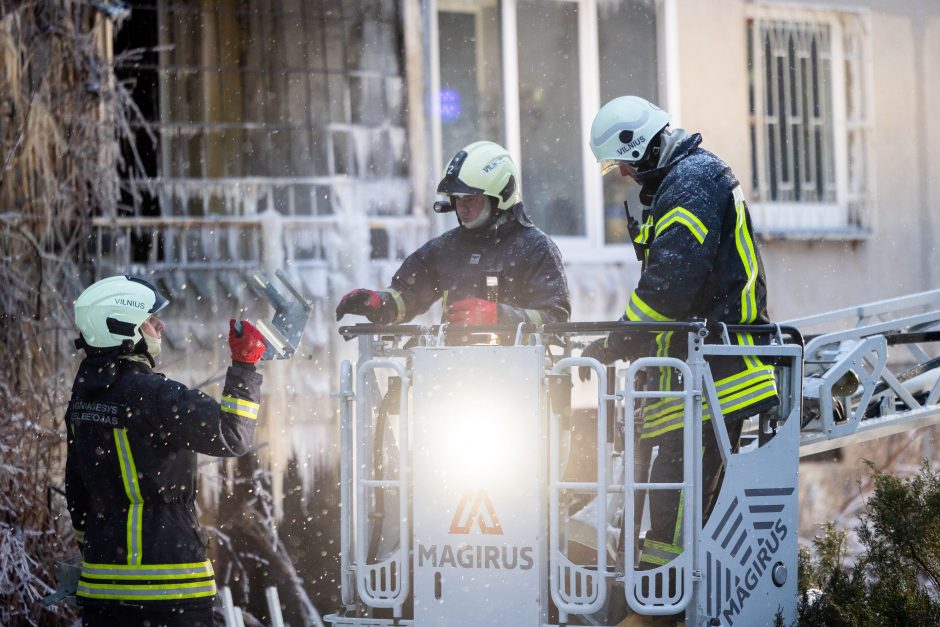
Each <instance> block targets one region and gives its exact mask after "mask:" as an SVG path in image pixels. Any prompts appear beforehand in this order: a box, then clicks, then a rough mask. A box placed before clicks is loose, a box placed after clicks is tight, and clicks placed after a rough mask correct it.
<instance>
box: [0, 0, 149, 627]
mask: <svg viewBox="0 0 940 627" xmlns="http://www.w3.org/2000/svg"><path fill="white" fill-rule="evenodd" d="M109 7H110V5H109V4H108V3H90V2H82V1H80V0H42V1H39V0H32V1H29V0H26V1H21V2H0V353H2V355H3V358H2V359H0V624H2V625H56V624H71V623H72V622H74V619H75V617H74V613H73V612H72V611H71V610H70V609H69V608H68V607H66V606H64V605H59V606H56V607H54V608H51V609H46V610H44V609H42V608H41V605H40V602H39V600H40V597H41V596H44V595H45V594H46V593H48V592H49V591H50V589H51V587H53V586H54V585H55V584H54V581H53V574H52V573H53V568H54V564H55V562H56V561H57V560H61V559H63V558H65V557H67V556H69V554H70V553H72V552H73V551H75V550H76V547H75V544H74V539H73V538H72V536H71V525H70V523H69V521H68V520H67V519H68V515H67V514H65V506H64V499H63V498H62V497H61V495H60V494H59V493H58V492H57V491H56V490H57V489H60V488H61V486H62V483H63V479H62V477H63V465H64V458H65V429H64V426H63V420H62V417H63V415H64V413H65V406H66V402H67V400H68V397H69V387H70V385H71V380H72V376H73V375H74V370H75V367H76V366H77V365H78V359H77V358H76V356H75V351H74V348H72V346H71V341H72V340H73V339H74V338H75V337H76V332H75V328H74V326H73V324H72V320H71V318H72V301H73V299H74V298H75V297H76V296H77V295H78V293H79V292H80V291H81V289H82V287H83V286H84V285H86V284H87V283H89V282H90V281H89V278H91V274H92V272H91V270H93V268H94V264H95V259H94V257H93V255H94V250H93V248H92V247H91V246H89V242H91V241H93V238H92V234H93V230H92V218H94V217H96V216H114V215H117V213H118V203H119V202H120V201H121V195H122V193H123V194H124V195H125V196H126V197H127V198H133V197H134V189H135V188H134V186H132V185H129V184H128V183H129V181H130V180H131V178H132V177H133V173H134V172H135V171H137V170H136V166H135V163H139V161H138V160H136V159H135V158H134V156H135V153H134V151H133V150H132V148H133V143H132V142H128V141H127V140H128V139H129V138H133V136H134V133H135V130H133V126H132V125H131V123H130V120H131V119H132V118H134V117H135V116H136V117H139V112H137V111H136V108H135V106H134V105H133V101H132V100H131V98H130V94H129V92H128V90H127V87H126V86H125V85H123V84H122V83H121V82H120V81H118V80H117V79H116V76H115V73H114V62H115V61H114V60H113V59H110V58H109V57H108V55H109V52H108V50H107V46H105V45H104V44H105V42H107V35H108V34H110V32H109V26H110V25H112V24H113V23H114V22H113V20H114V19H116V18H118V17H119V15H118V13H117V12H116V11H111V12H108V11H107V10H108V9H109ZM122 141H123V142H124V144H125V146H126V147H127V148H128V149H129V152H128V153H126V154H129V156H130V158H129V160H128V161H127V162H125V161H124V157H123V155H122V150H121V144H122ZM122 173H123V176H122Z"/></svg>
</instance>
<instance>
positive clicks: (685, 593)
mask: <svg viewBox="0 0 940 627" xmlns="http://www.w3.org/2000/svg"><path fill="white" fill-rule="evenodd" d="M649 368H674V369H676V370H678V371H679V373H680V377H681V380H682V386H683V387H682V390H681V391H678V390H676V391H659V390H657V391H641V390H638V389H637V388H636V378H637V374H638V373H639V372H640V371H642V370H645V369H649ZM695 383H696V379H693V377H692V370H691V369H690V368H689V366H688V364H686V363H685V362H684V361H681V360H679V359H675V358H672V357H643V358H640V359H637V360H636V361H634V362H633V363H631V364H630V367H629V368H627V372H626V375H625V377H624V407H625V408H626V412H625V417H624V435H625V437H624V459H625V460H626V461H627V463H625V464H624V474H625V476H624V482H623V487H624V504H623V507H624V525H630V526H632V525H633V521H634V505H635V495H636V492H637V490H642V491H646V492H649V491H654V490H671V491H679V492H681V495H682V497H681V498H682V502H683V503H685V507H683V508H682V533H681V534H680V539H679V546H681V547H682V553H681V554H680V555H678V556H677V557H676V558H674V559H673V560H672V561H670V562H669V563H667V564H664V565H662V566H659V567H658V568H653V569H650V570H639V569H637V568H636V566H635V565H634V564H633V563H632V556H633V555H634V554H635V550H636V538H635V537H634V534H633V533H632V531H630V532H628V533H625V534H624V556H625V559H626V560H631V561H630V562H629V563H627V564H626V565H625V568H624V578H623V579H624V594H625V595H626V598H627V604H628V605H629V606H630V608H631V609H632V610H633V611H635V612H637V613H640V614H645V615H653V616H656V615H667V614H675V613H677V612H681V611H683V610H684V609H685V608H686V606H687V605H688V604H689V602H690V601H691V600H692V594H693V588H692V585H693V581H694V573H695V568H694V560H695V550H694V548H695V539H696V535H697V534H696V530H697V528H698V526H699V525H701V518H700V512H701V499H702V495H701V490H700V489H693V488H695V487H696V486H697V485H698V482H697V481H696V478H697V475H698V474H700V471H701V463H700V461H699V459H700V458H699V456H698V455H697V454H696V452H697V451H698V450H700V449H701V442H702V404H701V402H700V399H701V391H700V390H696V389H695V388H694V385H695ZM662 398H681V399H682V402H683V416H686V419H685V420H683V423H682V424H683V426H682V433H683V444H682V481H681V482H675V483H663V482H649V481H637V480H636V477H635V476H634V466H633V463H632V460H633V459H634V446H635V445H634V441H633V437H632V434H633V433H634V424H633V423H634V420H635V415H634V412H633V411H632V408H633V407H634V405H635V401H636V400H638V399H662ZM696 466H698V472H696V470H697V468H696ZM670 581H672V582H674V585H672V586H671V585H670ZM670 590H671V593H670Z"/></svg>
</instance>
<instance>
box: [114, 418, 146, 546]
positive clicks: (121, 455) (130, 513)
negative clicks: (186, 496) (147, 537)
mask: <svg viewBox="0 0 940 627" xmlns="http://www.w3.org/2000/svg"><path fill="white" fill-rule="evenodd" d="M114 448H115V450H117V456H118V462H120V464H121V480H122V481H123V483H124V492H125V494H127V500H128V501H129V502H130V504H129V506H128V508H127V563H128V564H140V562H141V559H142V557H143V556H142V555H141V551H142V548H141V543H142V537H143V530H142V527H143V525H144V520H143V518H144V497H143V496H142V495H141V494H140V483H138V481H137V466H136V465H135V464H134V455H133V454H132V453H131V443H130V441H129V440H128V439H127V429H115V430H114Z"/></svg>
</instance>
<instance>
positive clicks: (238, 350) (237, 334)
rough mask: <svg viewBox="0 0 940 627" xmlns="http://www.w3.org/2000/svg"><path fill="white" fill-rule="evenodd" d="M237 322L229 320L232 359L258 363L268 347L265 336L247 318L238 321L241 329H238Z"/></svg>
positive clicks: (229, 342) (229, 343)
mask: <svg viewBox="0 0 940 627" xmlns="http://www.w3.org/2000/svg"><path fill="white" fill-rule="evenodd" d="M235 324H236V323H235V321H234V320H229V321H228V345H229V348H231V349H232V361H240V362H242V363H245V364H256V363H258V360H259V359H261V356H262V355H263V354H264V349H265V347H266V344H265V342H264V336H263V335H261V331H259V330H258V329H257V328H255V326H254V325H253V324H251V323H250V322H248V321H247V320H242V321H241V322H239V323H238V324H239V325H240V327H241V328H240V329H236V328H235Z"/></svg>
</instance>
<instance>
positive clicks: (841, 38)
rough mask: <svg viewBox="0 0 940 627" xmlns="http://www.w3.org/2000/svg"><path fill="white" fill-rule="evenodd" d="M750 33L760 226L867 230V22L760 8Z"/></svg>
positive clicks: (755, 195)
mask: <svg viewBox="0 0 940 627" xmlns="http://www.w3.org/2000/svg"><path fill="white" fill-rule="evenodd" d="M747 34H748V70H749V88H750V89H749V106H750V116H751V120H750V134H751V155H752V163H751V166H752V168H751V171H752V194H751V196H752V198H753V200H754V201H756V204H758V205H763V206H759V207H758V209H757V211H756V212H755V213H756V216H755V222H756V223H757V226H758V228H759V229H762V230H765V231H766V230H774V229H778V228H779V229H782V230H791V231H794V230H811V231H817V232H818V231H846V230H849V231H853V230H854V231H860V230H863V229H865V228H866V227H867V221H868V208H869V204H870V197H871V190H870V189H869V183H868V180H869V177H868V169H869V164H870V157H869V150H870V135H871V124H870V105H869V95H868V89H869V81H868V78H867V72H868V71H869V65H870V64H869V62H868V53H867V50H868V29H867V25H866V22H865V20H864V19H863V16H862V15H861V14H857V13H843V12H832V11H819V10H811V9H809V10H801V9H780V8H778V7H769V6H766V7H761V6H754V7H752V9H751V11H750V17H749V19H748V29H747ZM762 227H763V228H762Z"/></svg>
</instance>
